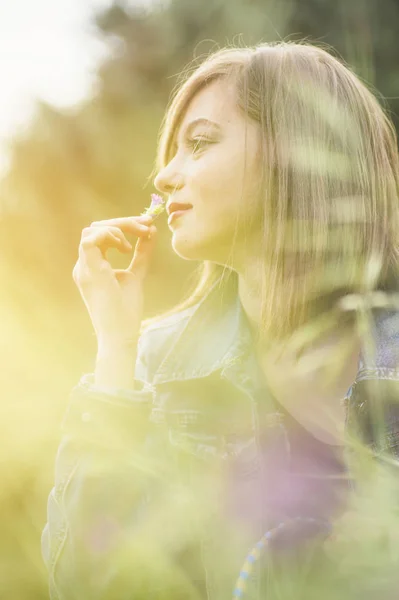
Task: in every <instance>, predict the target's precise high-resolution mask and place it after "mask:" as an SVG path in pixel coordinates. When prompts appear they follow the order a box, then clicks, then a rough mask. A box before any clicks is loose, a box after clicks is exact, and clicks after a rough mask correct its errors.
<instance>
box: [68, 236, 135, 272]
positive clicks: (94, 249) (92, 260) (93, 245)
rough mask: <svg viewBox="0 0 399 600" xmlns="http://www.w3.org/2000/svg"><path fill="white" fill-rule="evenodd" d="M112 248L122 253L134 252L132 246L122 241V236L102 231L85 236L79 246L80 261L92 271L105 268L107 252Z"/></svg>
mask: <svg viewBox="0 0 399 600" xmlns="http://www.w3.org/2000/svg"><path fill="white" fill-rule="evenodd" d="M122 235H123V234H122ZM110 248H116V249H118V250H121V251H131V250H132V246H131V244H129V242H127V240H124V239H121V237H120V234H119V235H118V234H115V233H113V232H111V231H108V230H106V229H102V230H98V231H97V232H95V233H92V234H91V235H88V234H86V235H85V236H84V238H83V239H82V241H81V243H80V246H79V260H80V261H81V262H82V264H84V265H85V266H87V267H89V268H91V269H96V268H99V267H101V266H103V264H104V259H106V253H107V250H109V249H110Z"/></svg>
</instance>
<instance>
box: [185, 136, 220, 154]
mask: <svg viewBox="0 0 399 600" xmlns="http://www.w3.org/2000/svg"><path fill="white" fill-rule="evenodd" d="M214 143H215V142H214V141H213V140H210V139H208V138H206V137H203V136H200V137H196V138H189V139H188V140H187V146H188V148H190V150H191V151H192V152H193V153H197V152H199V151H201V150H203V149H204V148H205V146H209V145H210V144H214Z"/></svg>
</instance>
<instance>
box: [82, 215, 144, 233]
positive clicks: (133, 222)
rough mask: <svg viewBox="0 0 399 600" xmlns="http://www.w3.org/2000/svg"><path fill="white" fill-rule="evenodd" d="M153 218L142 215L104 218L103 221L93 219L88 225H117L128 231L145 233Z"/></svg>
mask: <svg viewBox="0 0 399 600" xmlns="http://www.w3.org/2000/svg"><path fill="white" fill-rule="evenodd" d="M152 220H153V218H152V217H151V216H150V215H142V216H139V217H117V218H116V219H106V220H104V221H93V223H91V225H90V227H104V226H111V227H118V228H119V229H121V230H122V231H126V232H129V233H137V234H138V233H140V232H145V233H147V232H148V230H147V229H146V227H148V226H149V225H150V224H151V223H152Z"/></svg>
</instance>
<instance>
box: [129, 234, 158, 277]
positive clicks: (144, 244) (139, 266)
mask: <svg viewBox="0 0 399 600" xmlns="http://www.w3.org/2000/svg"><path fill="white" fill-rule="evenodd" d="M156 236H157V228H156V227H155V225H152V226H151V227H150V233H149V236H147V237H141V238H139V239H138V240H137V242H136V246H135V249H134V254H133V258H132V260H131V262H130V265H129V266H128V268H127V270H128V271H130V272H132V273H135V275H137V276H138V277H140V278H144V277H146V275H147V273H148V269H149V266H150V262H151V256H152V253H153V250H154V247H155V240H156Z"/></svg>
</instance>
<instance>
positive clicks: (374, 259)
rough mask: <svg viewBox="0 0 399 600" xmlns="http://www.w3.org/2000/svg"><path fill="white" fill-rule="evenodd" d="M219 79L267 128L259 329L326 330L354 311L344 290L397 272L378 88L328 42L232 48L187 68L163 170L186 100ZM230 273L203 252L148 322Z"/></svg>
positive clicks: (352, 291) (394, 278)
mask: <svg viewBox="0 0 399 600" xmlns="http://www.w3.org/2000/svg"><path fill="white" fill-rule="evenodd" d="M217 79H228V80H229V82H233V84H234V87H235V90H236V96H237V102H238V105H239V108H240V109H241V110H242V112H243V114H244V116H245V117H246V118H248V119H252V120H253V121H255V122H256V123H257V124H258V125H259V129H260V137H261V153H262V156H261V165H262V167H261V168H262V173H261V181H262V187H261V194H260V199H259V201H260V211H261V215H262V217H261V227H262V239H261V244H260V247H259V253H260V256H261V257H262V260H263V263H262V264H264V269H263V272H262V275H261V277H262V281H261V286H260V289H261V294H262V327H261V328H260V330H261V332H262V335H263V336H264V337H265V339H270V340H284V339H287V338H289V337H290V336H291V335H292V334H293V332H295V331H299V330H300V329H301V327H302V330H303V328H304V327H305V328H306V326H307V325H308V324H311V323H313V324H314V323H316V322H318V323H319V324H322V325H321V327H320V328H319V329H318V328H317V327H314V328H313V330H312V331H314V332H315V331H318V332H319V333H321V332H323V331H327V330H329V329H331V328H332V327H334V326H336V324H337V323H338V321H340V320H342V319H343V318H344V316H345V315H346V317H348V315H350V314H352V313H350V311H349V312H348V311H347V312H345V311H343V310H342V306H343V305H342V303H340V301H342V299H343V298H344V297H347V296H348V295H350V296H351V297H353V296H354V295H355V296H356V297H357V298H359V297H360V298H362V297H363V298H365V297H366V296H370V293H371V292H373V291H375V290H383V291H390V290H392V289H393V287H394V285H395V282H398V281H399V266H398V265H399V252H398V241H397V236H398V232H399V210H398V196H399V194H398V192H399V160H398V151H397V141H396V134H395V130H394V127H393V125H392V123H391V121H390V119H389V117H388V116H387V114H386V111H385V110H384V108H383V107H382V106H381V104H380V102H379V101H378V100H377V98H376V95H375V93H374V92H373V91H372V90H371V89H370V88H369V87H368V86H367V85H366V84H365V83H363V82H362V81H361V80H360V79H359V78H358V77H357V76H356V75H355V74H354V73H353V72H352V71H351V70H350V68H349V67H348V66H346V65H344V64H343V62H342V61H341V60H339V59H337V58H335V57H334V56H333V55H332V54H331V53H330V52H329V51H327V50H325V49H324V48H321V47H317V46H315V45H311V44H308V43H301V42H299V43H298V42H297V43H293V42H278V43H266V44H261V45H258V46H256V47H251V48H225V49H222V50H219V51H217V52H215V53H213V54H211V55H210V56H208V57H207V58H206V59H205V60H204V61H203V62H202V64H200V66H196V67H195V69H194V70H193V69H192V68H190V67H189V68H188V69H187V70H186V71H185V73H184V76H183V79H182V80H181V81H180V82H179V84H178V88H177V90H176V91H175V93H174V95H173V98H172V100H171V103H170V105H169V108H168V110H167V113H166V116H165V119H164V122H163V126H162V130H161V136H160V143H159V151H158V158H157V168H158V169H161V168H163V167H164V166H165V165H166V164H168V162H169V161H170V160H171V159H172V157H173V155H174V153H175V151H176V146H175V142H176V135H177V132H178V129H179V125H180V123H181V121H182V119H183V117H184V114H185V111H186V109H187V107H188V105H189V103H190V101H191V99H192V98H193V97H194V96H195V94H197V93H198V92H199V91H200V90H201V89H203V87H204V86H205V85H207V84H209V83H211V82H213V81H215V80H217ZM225 271H226V270H225V269H223V267H221V266H220V265H216V264H213V263H210V262H208V261H206V262H204V263H203V264H202V265H201V268H200V272H199V273H198V279H197V282H196V285H195V286H194V288H193V289H192V290H191V291H190V293H189V294H188V296H187V297H186V298H185V299H184V300H183V301H182V302H181V303H179V304H178V305H177V306H175V307H174V308H173V309H172V310H170V311H169V312H168V313H164V314H163V315H159V316H157V317H155V318H153V319H149V320H147V321H144V322H143V328H145V327H146V326H147V325H148V324H150V323H152V322H154V321H157V320H159V319H161V318H163V317H164V316H166V315H169V314H172V313H175V312H177V311H181V310H184V309H185V308H188V307H190V306H192V305H193V304H195V303H196V302H198V301H199V299H200V298H202V297H203V296H204V295H205V294H206V293H207V292H208V290H209V289H210V287H211V286H212V285H213V284H214V283H215V281H216V280H217V279H218V278H219V277H220V278H221V280H222V279H223V273H225ZM347 306H349V305H347ZM350 318H352V317H350ZM346 322H348V321H346Z"/></svg>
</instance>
